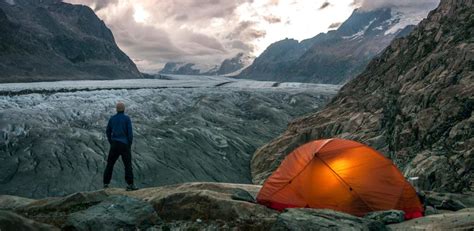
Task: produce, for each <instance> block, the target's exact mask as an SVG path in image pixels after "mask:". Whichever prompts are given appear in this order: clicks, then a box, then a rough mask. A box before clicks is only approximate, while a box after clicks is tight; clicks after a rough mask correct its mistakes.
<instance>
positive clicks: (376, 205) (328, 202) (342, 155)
mask: <svg viewBox="0 0 474 231" xmlns="http://www.w3.org/2000/svg"><path fill="white" fill-rule="evenodd" d="M257 201H258V202H259V203H260V204H264V205H266V206H268V207H270V208H273V209H277V210H282V209H284V208H292V207H307V208H308V207H309V208H327V209H333V210H338V211H342V212H346V213H349V214H352V215H356V216H363V215H365V214H366V213H368V212H372V211H379V210H390V209H398V210H403V211H405V218H406V219H411V218H416V217H420V216H422V214H423V206H422V204H421V203H420V200H419V198H418V196H417V194H416V191H415V189H414V188H413V187H412V186H411V184H410V183H409V182H408V181H407V180H406V179H405V177H404V176H403V175H402V173H401V172H400V171H399V170H398V168H397V167H396V166H395V165H394V164H393V163H392V161H391V160H390V159H388V158H386V157H385V156H383V155H382V154H380V153H379V152H377V151H376V150H374V149H372V148H370V147H368V146H366V145H364V144H361V143H358V142H355V141H351V140H344V139H326V140H315V141H311V142H309V143H306V144H304V145H302V146H300V147H298V148H296V149H295V150H294V151H293V152H291V153H290V154H289V155H288V156H287V157H286V158H285V159H284V160H283V162H282V163H281V164H280V166H279V167H278V169H277V170H276V171H275V172H273V174H272V175H271V176H270V177H269V178H268V179H267V180H266V181H265V183H264V185H263V187H262V189H261V190H260V192H259V194H258V196H257Z"/></svg>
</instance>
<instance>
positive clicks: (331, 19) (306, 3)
mask: <svg viewBox="0 0 474 231" xmlns="http://www.w3.org/2000/svg"><path fill="white" fill-rule="evenodd" d="M324 2H326V1H325V0H321V1H315V0H297V1H279V2H278V3H277V4H268V3H265V1H254V2H253V3H245V4H242V5H241V6H239V7H238V8H237V15H239V16H240V20H241V21H246V20H249V21H257V22H258V26H257V28H259V29H261V30H263V31H265V36H263V37H260V38H257V39H255V40H254V41H251V43H252V44H254V45H255V50H254V51H253V53H254V55H259V54H260V53H261V52H263V51H264V50H265V48H266V47H268V45H270V44H271V43H274V42H276V41H279V40H281V39H285V38H293V39H296V40H300V41H301V40H303V39H308V38H311V37H314V36H315V35H317V34H319V33H321V32H327V31H328V29H329V26H330V25H331V24H332V23H339V22H343V21H344V20H346V19H347V18H348V17H349V16H350V14H351V13H352V11H353V10H354V8H353V7H352V6H351V3H353V0H338V1H334V2H333V3H331V4H329V5H328V6H327V7H325V8H324V9H320V8H321V6H322V5H323V4H324ZM272 19H273V20H272ZM275 20H278V21H279V22H278V23H275Z"/></svg>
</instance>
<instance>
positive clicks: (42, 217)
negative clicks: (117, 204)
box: [14, 191, 109, 227]
mask: <svg viewBox="0 0 474 231" xmlns="http://www.w3.org/2000/svg"><path fill="white" fill-rule="evenodd" d="M108 196H109V195H108V194H107V193H106V192H105V191H92V192H80V193H74V194H71V195H68V196H66V197H52V198H45V199H40V200H35V201H33V202H32V203H29V204H26V205H24V206H19V207H17V208H15V209H14V211H15V212H17V213H19V214H21V215H23V216H25V217H27V218H29V219H33V220H36V221H39V222H42V223H48V224H51V225H54V226H57V227H61V226H63V225H64V223H65V222H66V220H67V218H68V216H69V215H70V214H72V213H75V212H78V211H81V210H85V209H87V208H89V207H91V206H93V205H96V204H99V203H100V202H102V201H104V200H105V199H107V198H108Z"/></svg>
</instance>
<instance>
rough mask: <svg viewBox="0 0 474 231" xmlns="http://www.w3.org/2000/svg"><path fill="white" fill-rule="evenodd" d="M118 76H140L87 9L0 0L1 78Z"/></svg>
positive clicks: (55, 1) (51, 1) (55, 0)
mask: <svg viewBox="0 0 474 231" xmlns="http://www.w3.org/2000/svg"><path fill="white" fill-rule="evenodd" d="M120 78H141V74H140V73H139V71H138V69H137V67H136V66H135V64H134V63H133V62H132V61H131V60H130V58H129V57H128V56H127V55H126V54H125V53H123V52H122V51H121V50H120V49H119V48H118V47H117V45H116V44H115V40H114V37H113V35H112V32H111V31H110V30H109V29H108V28H107V27H106V26H105V24H104V22H103V21H101V20H100V19H99V18H98V17H97V16H96V15H95V14H94V12H93V11H92V10H91V9H90V8H88V7H86V6H82V5H71V4H68V3H64V2H62V1H60V0H41V1H40V0H12V1H4V0H2V1H0V82H30V81H49V80H66V79H69V80H71V79H120Z"/></svg>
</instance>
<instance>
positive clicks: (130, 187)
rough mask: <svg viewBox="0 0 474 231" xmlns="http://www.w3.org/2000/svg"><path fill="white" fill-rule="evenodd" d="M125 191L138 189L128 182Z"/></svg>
mask: <svg viewBox="0 0 474 231" xmlns="http://www.w3.org/2000/svg"><path fill="white" fill-rule="evenodd" d="M126 190H127V191H135V190H138V188H137V187H136V186H135V185H133V184H129V185H128V186H127V188H126Z"/></svg>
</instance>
